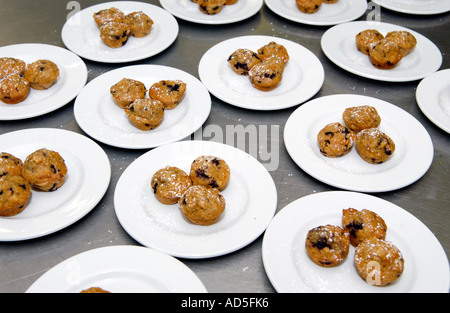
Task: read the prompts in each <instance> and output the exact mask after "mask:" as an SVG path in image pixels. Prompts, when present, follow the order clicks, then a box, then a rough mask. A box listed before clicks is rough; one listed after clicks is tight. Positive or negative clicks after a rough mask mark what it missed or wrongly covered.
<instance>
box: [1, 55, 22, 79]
mask: <svg viewBox="0 0 450 313" xmlns="http://www.w3.org/2000/svg"><path fill="white" fill-rule="evenodd" d="M26 66H27V65H26V63H25V62H24V61H22V60H19V59H15V58H0V79H2V78H3V77H5V76H8V75H10V74H19V75H20V76H23V73H24V72H25V68H26Z"/></svg>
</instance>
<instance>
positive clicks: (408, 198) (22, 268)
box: [0, 0, 450, 293]
mask: <svg viewBox="0 0 450 313" xmlns="http://www.w3.org/2000/svg"><path fill="white" fill-rule="evenodd" d="M78 2H79V3H80V4H81V8H82V9H84V8H87V7H89V6H91V5H94V4H98V3H101V1H93V0H79V1H78ZM146 2H148V3H151V4H155V5H157V6H160V4H159V1H158V0H149V1H146ZM67 4H68V1H55V0H39V1H28V0H15V1H10V0H0V8H1V9H0V21H1V22H0V45H1V46H7V45H13V44H21V43H45V44H51V45H56V46H60V47H64V44H63V42H62V39H61V29H62V27H63V25H64V23H65V21H66V18H67V16H68V14H69V13H70V10H67V8H66V6H67ZM367 13H368V12H366V14H365V15H364V16H363V17H361V18H360V19H359V20H366V19H367ZM381 21H382V22H388V23H393V24H398V25H402V26H404V27H407V28H410V29H412V30H415V31H417V32H419V33H421V34H423V35H424V36H426V37H428V38H429V39H430V40H431V41H433V42H434V43H435V44H436V45H437V46H438V47H439V49H440V50H441V52H442V54H443V65H442V67H441V69H445V68H449V67H450V40H449V37H450V14H449V13H446V14H441V15H435V16H412V15H407V14H401V13H396V12H393V11H389V10H387V9H381ZM178 22H179V25H180V33H179V37H178V39H177V40H176V42H175V43H174V44H173V45H172V46H171V47H169V48H168V49H167V50H166V51H163V52H162V53H160V54H158V55H156V56H154V57H151V58H149V59H145V60H143V61H139V62H134V63H131V64H117V65H108V64H101V63H95V62H90V61H87V60H85V62H86V64H87V67H88V72H89V77H88V81H91V80H92V79H94V78H96V77H97V76H99V75H101V74H103V73H105V72H107V71H110V70H112V69H116V68H119V67H122V66H125V65H133V64H159V65H166V66H171V67H175V68H179V69H181V70H183V71H186V72H188V73H190V74H192V75H194V76H196V77H198V64H199V61H200V58H201V57H202V56H203V54H204V53H205V52H206V51H207V50H208V49H209V48H210V47H212V46H213V45H215V44H217V43H219V42H221V41H223V40H225V39H229V38H233V37H238V36H243V35H269V36H276V37H281V38H286V39H289V40H291V41H294V42H297V43H299V44H301V45H303V46H305V47H306V48H308V49H309V50H311V51H312V52H313V53H314V54H315V55H316V56H317V57H318V58H319V59H320V61H321V62H322V64H323V66H324V68H325V74H326V77H325V83H324V85H323V87H322V89H321V90H320V91H319V93H318V94H317V95H316V96H315V97H314V98H318V97H322V96H327V95H334V94H359V95H366V96H371V97H376V98H379V99H382V100H385V101H388V102H390V103H394V104H396V105H397V106H399V107H401V108H402V109H404V110H405V111H407V112H409V113H410V114H412V115H413V116H414V117H415V118H416V119H417V120H419V121H420V122H421V123H422V124H423V126H424V127H425V128H426V129H427V131H428V132H429V134H430V136H431V138H432V140H433V144H434V153H435V155H434V160H433V163H432V165H431V168H430V169H429V171H428V172H427V173H426V174H425V175H424V176H423V177H422V178H421V179H420V180H419V181H418V182H416V183H414V184H412V185H410V186H408V187H405V188H402V189H400V190H396V191H393V192H386V193H379V194H375V196H377V197H379V198H382V199H385V200H388V201H390V202H392V203H394V204H396V205H398V206H400V207H402V208H404V209H405V210H407V211H408V212H410V213H411V214H413V215H414V216H415V217H417V218H418V219H420V220H421V221H422V222H423V223H424V224H425V225H426V226H427V227H428V228H429V229H430V230H431V231H432V232H433V234H435V236H436V237H437V239H438V240H439V241H440V243H441V244H442V246H443V247H444V250H445V252H446V254H447V257H448V255H449V253H450V233H449V231H448V229H449V225H450V213H449V209H450V196H449V194H450V193H449V191H450V189H449V182H448V179H449V178H450V135H449V134H447V133H446V132H444V131H443V130H441V129H440V128H438V127H437V126H435V125H434V124H433V123H432V122H431V121H430V120H428V119H427V118H426V117H425V115H424V114H423V113H422V112H421V110H420V109H419V107H418V105H417V103H416V100H415V92H416V87H417V85H418V83H419V81H414V82H408V83H385V82H378V81H373V80H369V79H364V78H360V77H358V76H355V75H352V74H350V73H348V72H346V71H344V70H341V69H340V68H338V67H337V66H336V65H334V64H333V63H332V62H330V61H329V60H328V59H327V57H326V56H325V55H324V53H323V52H322V50H321V47H320V39H321V36H322V35H323V33H324V32H325V31H326V30H327V29H328V28H329V27H315V26H307V25H302V24H297V23H294V22H290V21H288V20H286V19H283V18H281V17H279V16H277V15H276V14H274V13H273V12H272V11H271V10H270V9H269V8H268V7H267V6H265V5H264V6H263V8H262V9H261V11H260V12H259V13H258V14H257V15H255V16H253V17H251V18H249V19H247V20H245V21H242V22H238V23H234V24H230V25H222V26H205V25H200V24H194V23H190V22H185V21H183V20H178ZM212 102H213V107H212V112H211V115H210V117H209V119H208V120H207V122H206V124H205V125H204V126H207V125H219V126H220V127H222V128H223V129H225V126H226V125H240V124H241V125H244V126H247V125H278V126H279V128H280V132H279V135H277V136H274V138H271V141H272V144H273V145H276V146H278V147H279V150H280V160H279V166H278V168H277V169H276V170H275V171H271V172H270V174H271V175H272V177H273V179H274V181H275V183H276V186H277V190H278V210H281V209H282V208H284V207H285V206H286V205H288V204H289V203H291V202H292V201H294V200H296V199H298V198H300V197H302V196H306V195H309V194H312V193H317V192H322V191H330V190H336V189H335V188H333V187H330V186H328V185H326V184H323V183H321V182H319V181H317V180H315V179H313V178H312V177H311V176H309V175H308V174H306V173H305V172H303V171H302V170H301V169H300V168H299V167H298V166H297V165H296V164H295V163H294V162H293V161H292V159H291V158H290V156H289V155H288V153H287V152H286V150H285V147H284V141H283V130H284V125H285V122H286V120H287V119H288V117H289V116H290V115H291V113H292V112H293V111H294V110H295V109H296V107H294V108H291V109H285V110H280V111H271V112H258V111H250V110H245V109H240V108H237V107H234V106H231V105H228V104H226V103H224V102H222V101H220V100H218V99H217V98H215V97H212ZM73 105H74V101H72V102H70V103H69V104H67V105H66V106H64V107H63V108H61V109H59V110H57V111H55V112H52V113H49V114H46V115H44V116H41V117H36V118H32V119H29V120H22V121H12V122H0V134H4V133H8V132H12V131H15V130H20V129H27V128H39V127H52V128H62V129H66V130H71V131H75V132H77V133H81V134H83V132H82V130H81V129H80V128H79V126H78V125H77V122H76V121H75V118H74V114H73ZM405 131H407V130H405ZM204 140H208V138H204ZM240 140H242V139H240ZM100 145H101V147H102V148H103V149H104V150H105V152H106V153H107V155H108V157H109V159H110V162H111V166H112V179H111V184H110V186H109V189H108V190H107V193H106V195H105V196H104V198H103V200H102V201H101V202H100V203H99V204H98V205H97V206H96V207H95V208H94V209H93V210H92V212H90V213H89V214H88V215H87V216H86V217H85V218H83V219H82V220H80V221H79V222H77V223H75V224H74V225H72V226H70V227H68V228H66V229H64V230H62V231H59V232H57V233H54V234H51V235H48V236H46V237H43V238H38V239H34V240H30V241H24V242H13V243H0V292H3V293H21V292H25V291H26V290H27V288H28V287H29V286H30V285H31V284H32V283H33V282H34V281H35V280H36V279H38V278H39V277H40V276H41V275H42V274H44V273H45V272H46V271H47V270H49V269H50V268H52V267H53V266H55V265H57V264H58V263H60V262H62V261H63V260H65V259H67V258H70V257H72V256H74V255H77V254H79V253H81V252H84V251H87V250H91V249H95V248H99V247H104V246H112V245H130V244H131V245H138V243H137V242H135V241H134V240H133V239H132V238H131V237H130V236H129V235H128V234H127V233H126V232H125V231H124V230H123V228H122V227H121V226H120V224H119V222H118V220H117V218H116V215H115V212H114V205H113V195H114V189H115V187H116V184H117V181H118V179H119V178H120V176H121V174H122V173H123V171H124V170H125V169H126V168H127V167H128V166H129V165H130V164H131V163H132V162H133V161H134V160H135V159H136V158H138V157H139V156H141V155H142V154H143V153H145V152H146V150H138V151H134V150H125V149H118V148H114V147H110V146H107V145H104V144H100ZM0 150H1V143H0ZM269 151H270V150H269ZM261 245H262V236H261V237H260V238H259V239H257V240H256V241H254V242H253V243H252V244H250V245H249V246H247V247H245V248H243V249H241V250H239V251H237V252H234V253H232V254H229V255H225V256H222V257H218V258H213V259H206V260H185V259H182V260H181V261H182V262H183V263H184V264H186V265H187V266H188V267H189V268H191V269H192V270H193V271H194V272H195V273H196V274H197V275H198V277H199V278H200V279H201V280H202V281H203V283H204V284H205V286H206V288H207V289H208V291H209V292H224V293H228V292H239V293H240V292H242V293H245V292H256V293H259V292H274V291H275V290H274V288H273V287H272V285H271V283H270V281H269V279H268V277H267V275H266V273H265V271H264V266H263V262H262V257H261V250H262V249H261Z"/></svg>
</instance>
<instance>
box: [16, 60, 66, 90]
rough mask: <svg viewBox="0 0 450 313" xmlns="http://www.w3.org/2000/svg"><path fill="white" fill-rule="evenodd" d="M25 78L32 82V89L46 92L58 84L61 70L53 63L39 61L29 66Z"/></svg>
mask: <svg viewBox="0 0 450 313" xmlns="http://www.w3.org/2000/svg"><path fill="white" fill-rule="evenodd" d="M24 77H25V79H26V80H28V81H29V82H30V86H31V88H33V89H36V90H46V89H49V88H50V87H52V86H53V85H54V84H55V83H56V82H57V80H58V77H59V68H58V66H57V65H56V64H55V63H53V62H52V61H49V60H38V61H36V62H33V63H31V64H28V66H27V68H26V70H25V73H24Z"/></svg>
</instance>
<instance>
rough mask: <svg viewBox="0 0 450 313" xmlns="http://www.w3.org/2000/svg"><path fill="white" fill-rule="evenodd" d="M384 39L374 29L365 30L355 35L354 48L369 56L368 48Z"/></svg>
mask: <svg viewBox="0 0 450 313" xmlns="http://www.w3.org/2000/svg"><path fill="white" fill-rule="evenodd" d="M382 39H384V36H383V35H382V34H381V33H380V32H379V31H378V30H376V29H367V30H363V31H362V32H359V33H358V34H357V35H356V47H357V48H358V50H359V51H361V52H362V53H364V54H365V55H369V52H370V47H371V46H372V45H373V44H375V43H377V42H379V41H380V40H382Z"/></svg>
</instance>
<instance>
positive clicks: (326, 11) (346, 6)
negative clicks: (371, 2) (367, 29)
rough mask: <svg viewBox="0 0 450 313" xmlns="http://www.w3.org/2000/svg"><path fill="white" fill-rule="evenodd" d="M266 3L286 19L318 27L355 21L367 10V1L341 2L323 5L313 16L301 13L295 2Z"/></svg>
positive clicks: (267, 0)
mask: <svg viewBox="0 0 450 313" xmlns="http://www.w3.org/2000/svg"><path fill="white" fill-rule="evenodd" d="M265 2H266V5H267V6H268V7H269V9H271V10H272V11H273V12H275V14H278V15H279V16H281V17H284V18H285V19H288V20H291V21H294V22H298V23H302V24H308V25H316V26H329V25H336V24H341V23H345V22H350V21H354V20H356V19H358V18H359V17H361V16H362V15H363V14H364V13H365V12H366V10H367V1H366V0H339V2H337V3H333V4H326V3H323V4H322V6H321V7H320V8H319V10H318V11H317V12H316V13H313V14H307V13H303V12H302V11H300V10H299V8H298V7H297V4H296V3H295V0H265Z"/></svg>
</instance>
